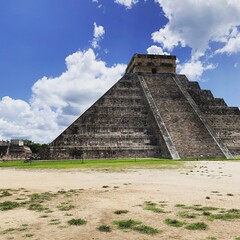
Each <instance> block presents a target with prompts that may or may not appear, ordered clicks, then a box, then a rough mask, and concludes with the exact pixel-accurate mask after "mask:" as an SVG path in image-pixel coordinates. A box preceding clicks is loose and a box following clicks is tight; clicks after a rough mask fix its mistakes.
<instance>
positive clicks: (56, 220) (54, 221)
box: [49, 219, 61, 225]
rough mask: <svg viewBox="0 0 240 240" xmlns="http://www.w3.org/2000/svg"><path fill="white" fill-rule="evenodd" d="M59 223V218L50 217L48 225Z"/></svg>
mask: <svg viewBox="0 0 240 240" xmlns="http://www.w3.org/2000/svg"><path fill="white" fill-rule="evenodd" d="M60 223H61V222H60V220H59V219H51V220H50V223H49V225H59V224H60Z"/></svg>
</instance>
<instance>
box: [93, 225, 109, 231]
mask: <svg viewBox="0 0 240 240" xmlns="http://www.w3.org/2000/svg"><path fill="white" fill-rule="evenodd" d="M97 230H99V231H100V232H111V231H112V229H111V227H110V226H108V225H101V226H99V227H98V228H97Z"/></svg>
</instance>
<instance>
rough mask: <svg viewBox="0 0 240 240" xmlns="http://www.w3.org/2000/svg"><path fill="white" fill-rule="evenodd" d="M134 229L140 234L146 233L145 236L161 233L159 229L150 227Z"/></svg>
mask: <svg viewBox="0 0 240 240" xmlns="http://www.w3.org/2000/svg"><path fill="white" fill-rule="evenodd" d="M132 229H133V230H135V231H138V232H140V233H145V234H149V235H155V234H157V233H159V231H158V230H157V229H155V228H152V227H149V226H145V225H140V226H135V227H133V228H132Z"/></svg>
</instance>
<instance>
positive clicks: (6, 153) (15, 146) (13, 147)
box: [0, 139, 32, 160]
mask: <svg viewBox="0 0 240 240" xmlns="http://www.w3.org/2000/svg"><path fill="white" fill-rule="evenodd" d="M31 154H32V151H31V149H30V148H29V147H26V146H24V142H23V141H22V140H16V139H14V140H11V141H10V142H9V141H0V160H16V159H25V158H27V157H28V156H30V155H31Z"/></svg>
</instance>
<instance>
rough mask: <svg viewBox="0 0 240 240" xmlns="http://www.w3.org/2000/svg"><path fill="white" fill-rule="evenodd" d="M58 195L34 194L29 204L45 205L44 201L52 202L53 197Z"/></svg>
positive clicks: (47, 193)
mask: <svg viewBox="0 0 240 240" xmlns="http://www.w3.org/2000/svg"><path fill="white" fill-rule="evenodd" d="M55 196H56V194H53V193H49V192H44V193H41V194H39V193H34V194H32V195H30V200H29V202H37V203H43V202H44V201H50V200H51V199H52V198H53V197H55Z"/></svg>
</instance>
